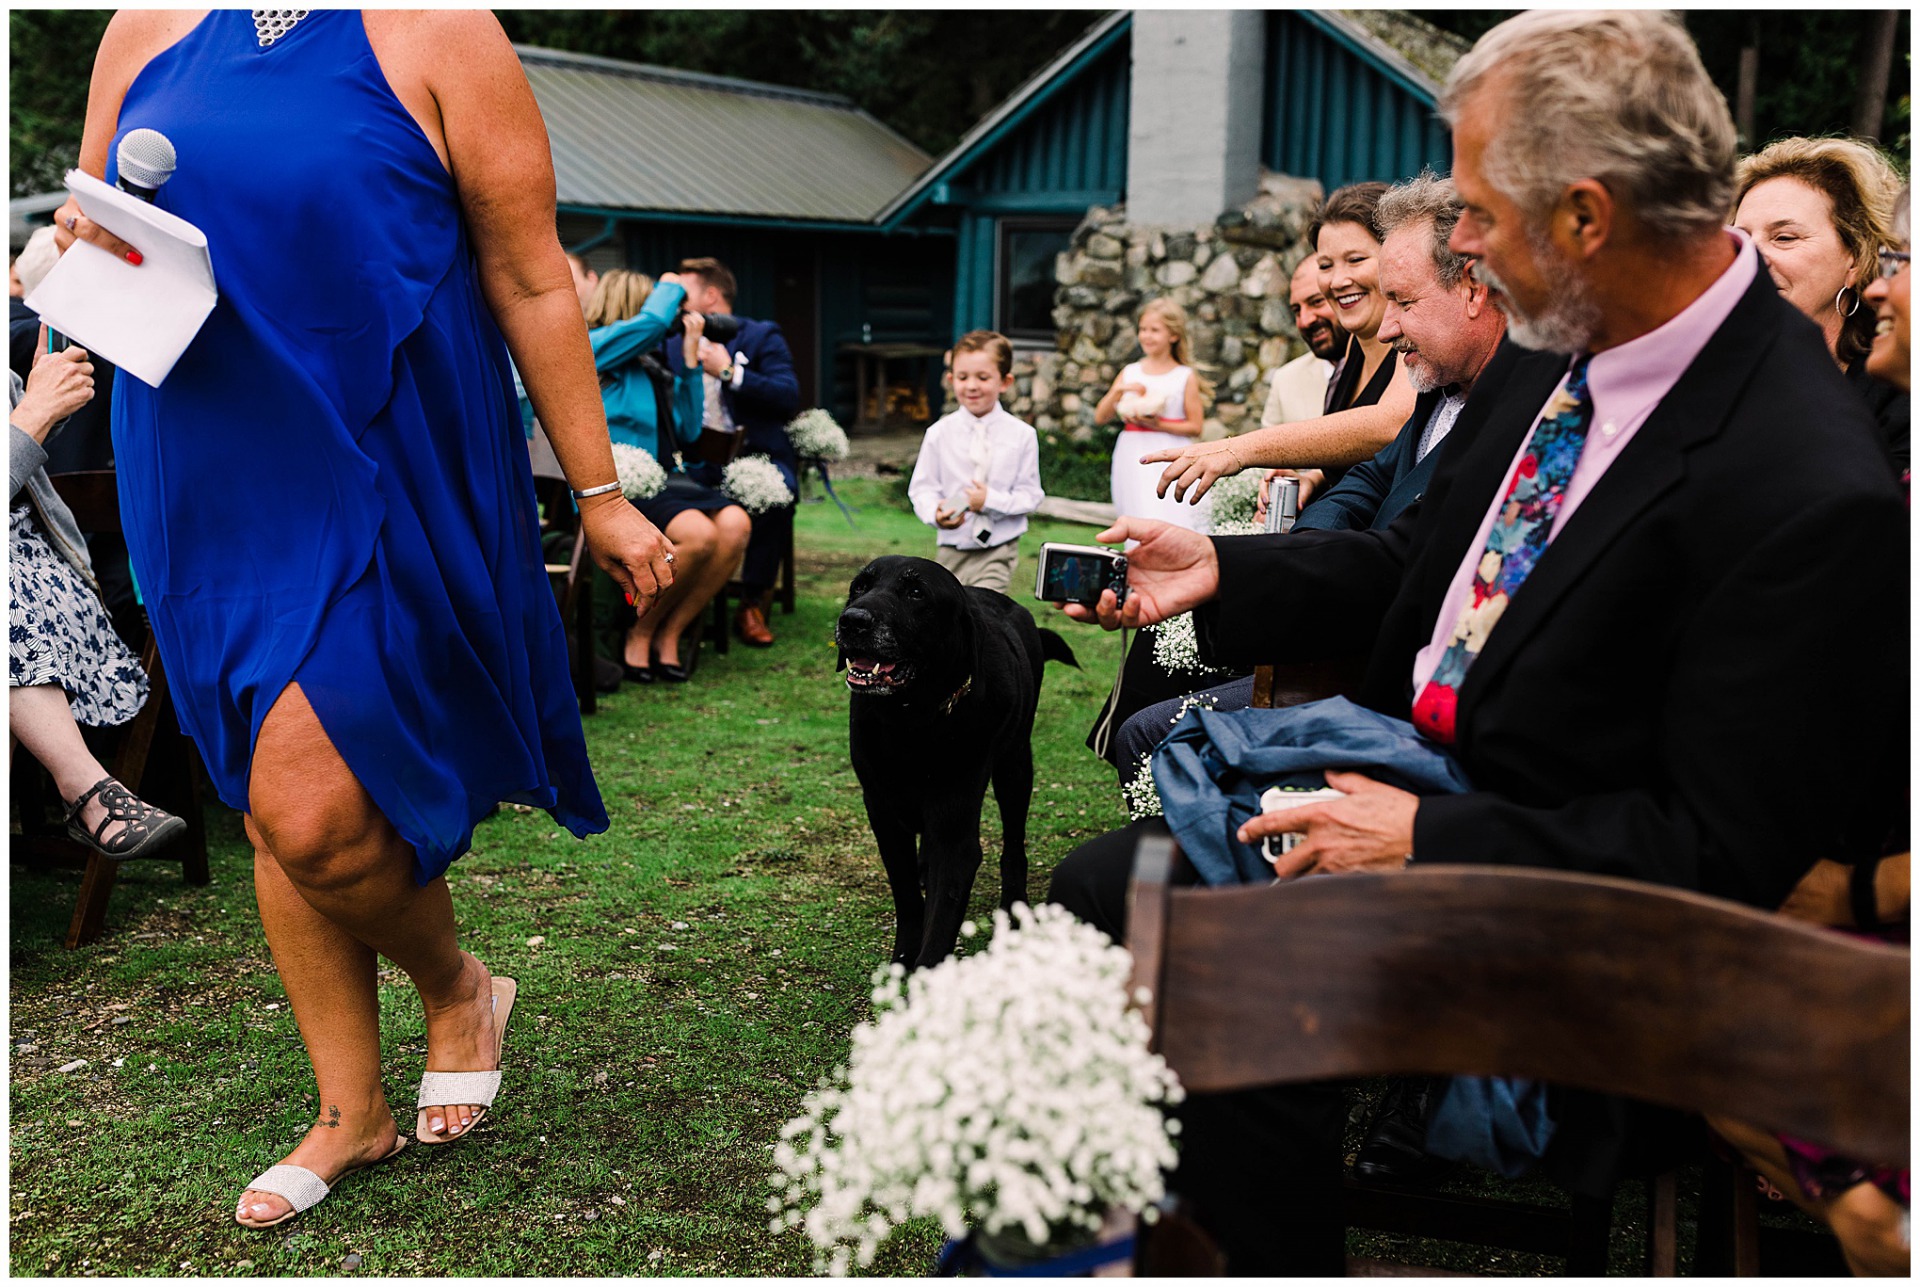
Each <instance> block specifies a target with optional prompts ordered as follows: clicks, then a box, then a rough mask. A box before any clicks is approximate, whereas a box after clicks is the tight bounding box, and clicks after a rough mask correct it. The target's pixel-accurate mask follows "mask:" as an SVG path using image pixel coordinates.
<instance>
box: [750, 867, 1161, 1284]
mask: <svg viewBox="0 0 1920 1287" xmlns="http://www.w3.org/2000/svg"><path fill="white" fill-rule="evenodd" d="M993 923H994V933H993V941H992V943H991V944H990V945H989V946H988V947H987V950H986V951H984V952H980V953H977V954H975V955H972V956H967V957H963V958H955V959H952V960H948V961H946V962H944V963H942V964H940V965H937V966H934V967H933V968H932V969H927V970H921V971H919V972H917V973H915V974H914V975H913V976H912V977H911V978H908V977H906V974H905V971H904V970H902V968H901V967H900V966H898V965H894V966H890V967H883V968H881V969H879V970H876V971H874V976H873V1009H874V1017H873V1018H872V1020H870V1021H869V1022H867V1023H863V1024H861V1025H860V1026H859V1027H857V1028H855V1029H854V1031H853V1052H852V1054H851V1055H850V1056H849V1057H848V1060H847V1063H846V1065H845V1066H844V1067H842V1068H838V1069H835V1071H834V1075H833V1076H832V1077H830V1078H828V1079H827V1080H825V1081H824V1082H822V1084H821V1086H820V1088H819V1089H818V1090H816V1091H814V1092H813V1094H811V1095H809V1096H808V1097H807V1100H806V1104H805V1107H804V1109H803V1111H802V1112H801V1114H800V1116H798V1117H796V1118H794V1119H793V1120H792V1121H791V1122H788V1123H787V1124H786V1126H785V1127H783V1128H782V1129H781V1132H780V1143H779V1144H778V1146H776V1148H775V1149H774V1164H775V1166H776V1167H777V1168H778V1171H777V1172H776V1174H775V1175H774V1176H773V1178H772V1183H773V1187H774V1189H775V1193H774V1195H773V1196H772V1197H770V1198H769V1199H768V1200H767V1209H768V1210H769V1211H771V1212H773V1221H772V1229H773V1231H774V1232H775V1233H778V1232H780V1231H782V1230H784V1229H802V1230H804V1231H805V1232H806V1235H807V1237H808V1238H809V1239H811V1240H812V1242H813V1244H814V1247H815V1248H816V1250H817V1263H816V1267H817V1268H819V1269H822V1270H825V1271H826V1272H828V1273H832V1274H835V1275H844V1274H845V1273H847V1272H848V1270H849V1269H850V1268H851V1267H852V1266H853V1265H856V1264H858V1265H861V1266H865V1265H869V1264H871V1263H872V1262H873V1257H874V1254H875V1252H876V1251H878V1250H879V1247H880V1244H881V1243H882V1242H884V1241H885V1240H886V1238H887V1236H888V1235H889V1234H890V1233H891V1232H892V1231H893V1229H894V1228H895V1227H897V1226H898V1225H900V1224H902V1223H904V1222H906V1221H908V1220H912V1219H915V1218H918V1217H923V1216H931V1217H934V1218H937V1219H938V1220H939V1221H940V1223H941V1225H942V1226H943V1227H944V1228H945V1229H946V1232H947V1235H948V1236H949V1237H953V1238H958V1237H962V1236H964V1235H965V1234H966V1232H967V1229H968V1221H969V1219H970V1218H971V1220H972V1221H974V1222H975V1224H977V1225H978V1227H979V1229H980V1231H981V1232H982V1233H983V1234H988V1235H991V1234H997V1233H1000V1232H1002V1231H1008V1232H1013V1231H1018V1232H1020V1233H1023V1234H1024V1235H1025V1237H1026V1238H1027V1239H1028V1240H1030V1241H1031V1242H1033V1243H1034V1244H1036V1245H1040V1244H1044V1243H1046V1242H1047V1241H1049V1239H1050V1237H1052V1236H1055V1235H1058V1234H1061V1233H1063V1232H1065V1231H1067V1230H1072V1229H1079V1230H1086V1231H1092V1230H1096V1229H1098V1228H1099V1226H1100V1221H1101V1217H1102V1215H1103V1214H1104V1212H1105V1211H1106V1210H1107V1209H1108V1208H1109V1207H1119V1208H1133V1209H1139V1210H1142V1211H1144V1210H1146V1209H1148V1208H1149V1207H1150V1205H1151V1204H1152V1203H1153V1202H1154V1201H1156V1200H1157V1199H1158V1198H1159V1197H1160V1196H1161V1193H1162V1181H1161V1171H1162V1169H1163V1168H1165V1167H1170V1166H1172V1165H1173V1161H1174V1152H1173V1143H1172V1140H1171V1138H1170V1135H1171V1132H1172V1130H1173V1129H1174V1124H1170V1123H1169V1122H1168V1121H1167V1120H1166V1119H1165V1118H1164V1117H1163V1116H1162V1114H1161V1112H1160V1109H1159V1107H1158V1106H1159V1105H1161V1104H1172V1103H1178V1102H1179V1100H1180V1098H1181V1090H1180V1085H1179V1082H1178V1081H1177V1080H1176V1079H1175V1078H1174V1075H1173V1072H1172V1071H1171V1070H1170V1069H1169V1068H1168V1067H1167V1066H1166V1063H1165V1061H1164V1060H1162V1059H1161V1058H1160V1056H1158V1055H1156V1054H1151V1053H1149V1052H1148V1050H1147V1025H1146V1022H1145V1021H1144V1020H1143V1019H1141V1017H1140V1015H1139V1013H1138V1012H1137V1011H1135V1010H1134V1009H1133V1008H1132V1007H1131V1005H1129V998H1128V995H1127V978H1128V974H1129V972H1130V969H1131V964H1132V958H1131V957H1130V956H1129V954H1128V953H1127V951H1126V949H1125V948H1122V947H1119V946H1116V945H1115V944H1114V943H1112V942H1111V941H1110V940H1109V939H1108V938H1107V937H1106V936H1105V935H1104V934H1102V933H1100V931H1098V930H1096V929H1093V928H1092V927H1091V926H1088V925H1084V924H1082V923H1081V922H1079V921H1077V920H1075V919H1074V918H1073V916H1072V915H1071V914H1070V913H1068V912H1067V911H1065V910H1064V909H1062V908H1059V907H1055V906H1051V905H1047V906H1042V907H1038V908H1030V907H1027V906H1026V905H1025V904H1020V905H1016V906H1015V907H1014V909H1013V914H1012V916H1011V917H1010V916H1008V914H1007V913H1006V912H995V913H994V914H993ZM972 932H973V926H972V923H971V922H969V923H968V924H967V925H966V926H964V927H963V929H962V933H963V934H966V935H968V936H971V934H972Z"/></svg>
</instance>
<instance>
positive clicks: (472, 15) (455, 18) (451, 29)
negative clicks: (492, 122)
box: [365, 9, 520, 93]
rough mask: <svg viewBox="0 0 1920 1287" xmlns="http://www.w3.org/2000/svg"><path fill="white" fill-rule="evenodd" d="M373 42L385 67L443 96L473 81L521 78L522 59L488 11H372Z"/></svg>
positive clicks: (369, 17) (367, 14)
mask: <svg viewBox="0 0 1920 1287" xmlns="http://www.w3.org/2000/svg"><path fill="white" fill-rule="evenodd" d="M365 20H366V24H367V39H368V40H369V41H370V42H371V43H372V44H373V47H374V52H375V53H376V54H377V55H378V56H379V58H380V62H381V64H382V66H383V67H386V68H388V69H389V70H390V71H401V72H404V73H405V74H406V75H408V76H409V77H417V78H418V80H419V82H420V83H422V84H425V85H427V86H429V87H431V88H433V89H434V91H435V92H436V93H439V92H440V91H441V89H442V88H443V87H450V88H451V87H458V86H459V85H460V84H462V83H463V82H469V81H471V80H473V79H476V78H477V79H485V78H488V77H491V76H496V75H498V74H499V73H500V72H501V70H502V69H511V70H512V71H513V72H514V73H515V74H519V69H520V60H519V58H518V57H517V56H516V55H515V54H514V52H513V46H512V44H511V43H509V42H508V40H507V33H506V32H505V31H503V30H501V27H500V22H499V20H498V19H497V18H495V17H494V16H493V14H492V13H491V12H490V11H488V10H485V9H368V10H366V11H365Z"/></svg>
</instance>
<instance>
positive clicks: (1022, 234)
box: [994, 219, 1075, 344]
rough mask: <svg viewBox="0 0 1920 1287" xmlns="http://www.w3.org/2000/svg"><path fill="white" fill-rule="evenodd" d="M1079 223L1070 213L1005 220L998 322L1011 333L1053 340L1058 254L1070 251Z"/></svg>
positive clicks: (1010, 335)
mask: <svg viewBox="0 0 1920 1287" xmlns="http://www.w3.org/2000/svg"><path fill="white" fill-rule="evenodd" d="M1074 226H1075V221H1074V220H1071V219H1003V220H1001V221H1000V255H999V268H1000V273H999V289H998V292H997V295H996V298H995V300H994V314H995V316H994V323H995V327H996V329H997V330H999V332H1000V333H1001V334H1002V335H1005V336H1006V337H1007V338H1008V339H1013V340H1038V341H1041V342H1043V343H1047V344H1051V343H1053V339H1054V330H1053V292H1054V289H1055V286H1054V280H1053V260H1054V256H1055V255H1059V254H1062V253H1064V252H1065V251H1066V249H1067V246H1068V243H1069V242H1070V241H1071V240H1072V238H1073V229H1074Z"/></svg>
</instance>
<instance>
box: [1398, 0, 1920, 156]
mask: <svg viewBox="0 0 1920 1287" xmlns="http://www.w3.org/2000/svg"><path fill="white" fill-rule="evenodd" d="M1413 12H1415V13H1416V14H1417V16H1419V17H1421V18H1425V19H1426V20H1427V21H1428V22H1431V23H1433V24H1434V25H1435V26H1437V27H1440V28H1442V29H1444V30H1447V31H1451V32H1453V33H1454V34H1456V35H1459V36H1463V37H1465V38H1466V39H1468V40H1477V39H1479V38H1480V37H1481V36H1482V35H1484V34H1485V33H1486V32H1487V31H1488V30H1489V29H1490V28H1492V27H1494V26H1496V25H1497V24H1499V23H1501V22H1504V21H1506V20H1507V19H1508V18H1510V17H1512V16H1513V15H1514V14H1515V13H1518V12H1519V10H1517V9H1473V10H1458V9H1442V10H1425V9H1422V10H1415V11H1413ZM1883 13H1884V11H1876V10H1863V9H1809V8H1806V7H1798V8H1789V9H1765V8H1740V9H1690V10H1686V11H1684V12H1683V13H1682V14H1681V17H1682V18H1683V19H1684V20H1685V22H1686V24H1687V30H1688V31H1689V32H1691V33H1692V35H1693V39H1694V42H1695V43H1696V44H1698V45H1699V47H1700V61H1701V62H1702V64H1704V65H1705V67H1706V69H1707V74H1708V75H1709V76H1711V77H1713V82H1714V84H1715V85H1716V86H1718V87H1719V89H1720V92H1721V93H1722V94H1723V95H1725V96H1726V100H1727V102H1728V103H1729V104H1730V105H1731V104H1734V103H1736V102H1737V101H1738V99H1739V92H1740V51H1741V50H1742V49H1746V48H1753V49H1755V50H1757V51H1758V54H1759V59H1758V63H1759V67H1758V75H1757V76H1756V78H1755V82H1754V96H1753V136H1752V137H1751V138H1747V139H1742V140H1741V142H1742V143H1743V145H1745V146H1746V147H1748V148H1750V149H1757V148H1759V147H1761V146H1764V145H1765V144H1766V143H1767V141H1768V140H1770V139H1776V138H1783V137H1785V136H1787V135H1792V134H1839V133H1850V132H1852V130H1853V129H1854V126H1855V123H1856V122H1855V117H1856V112H1857V104H1856V102H1855V99H1856V98H1857V96H1858V93H1859V87H1860V82H1861V72H1862V69H1863V67H1864V66H1865V65H1866V63H1867V61H1868V53H1869V46H1870V44H1871V42H1873V41H1874V40H1876V39H1881V38H1883V32H1882V28H1881V20H1882V14H1883ZM1911 40H1912V26H1911V16H1910V15H1908V14H1906V13H1904V12H1903V13H1902V14H1901V15H1900V21H1899V25H1898V28H1897V31H1896V32H1895V34H1894V44H1893V48H1894V49H1895V50H1896V51H1905V50H1906V49H1907V47H1908V44H1909V42H1910V41H1911ZM1908 66H1909V63H1908V60H1907V59H1906V58H1905V57H1896V58H1895V59H1894V70H1895V73H1896V74H1895V75H1894V76H1892V77H1891V78H1890V79H1891V84H1890V85H1889V87H1888V89H1887V92H1886V107H1885V111H1884V113H1883V114H1882V117H1881V122H1880V125H1879V127H1878V130H1877V137H1878V138H1879V139H1880V140H1881V141H1882V142H1883V143H1885V144H1887V145H1889V146H1890V147H1892V148H1893V149H1894V150H1895V151H1898V152H1900V153H1902V154H1903V155H1902V158H1901V160H1902V166H1903V168H1904V164H1905V159H1904V153H1905V151H1906V147H1907V130H1908V113H1909V111H1910V108H1909V105H1908V100H1907V94H1906V90H1905V86H1906V84H1907V83H1908V82H1907V76H1906V74H1905V73H1906V71H1907V69H1908Z"/></svg>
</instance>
